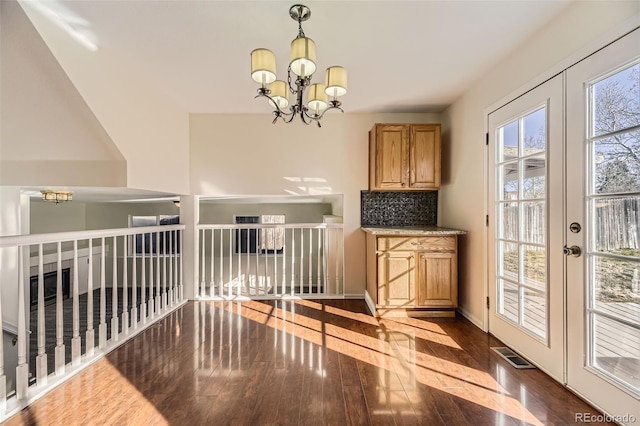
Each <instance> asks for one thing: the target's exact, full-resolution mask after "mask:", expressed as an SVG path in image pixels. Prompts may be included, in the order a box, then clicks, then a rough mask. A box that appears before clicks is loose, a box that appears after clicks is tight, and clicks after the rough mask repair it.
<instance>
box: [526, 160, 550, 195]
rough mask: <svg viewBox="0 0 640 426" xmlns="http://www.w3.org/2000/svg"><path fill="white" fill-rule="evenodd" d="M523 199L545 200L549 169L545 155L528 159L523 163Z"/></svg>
mask: <svg viewBox="0 0 640 426" xmlns="http://www.w3.org/2000/svg"><path fill="white" fill-rule="evenodd" d="M522 164H523V173H524V179H523V180H522V198H523V199H531V198H538V199H543V198H545V195H546V194H545V192H546V189H545V188H546V186H545V176H546V175H547V168H546V165H545V159H544V156H543V155H536V156H535V157H530V158H526V159H525V160H524V161H523V162H522Z"/></svg>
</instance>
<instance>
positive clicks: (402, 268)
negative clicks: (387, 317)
mask: <svg viewBox="0 0 640 426" xmlns="http://www.w3.org/2000/svg"><path fill="white" fill-rule="evenodd" d="M415 276H416V270H415V257H414V254H413V253H412V252H405V251H387V252H380V253H378V304H379V305H383V306H393V307H413V306H415V302H416V301H415V299H416V297H415Z"/></svg>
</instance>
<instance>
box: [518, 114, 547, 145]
mask: <svg viewBox="0 0 640 426" xmlns="http://www.w3.org/2000/svg"><path fill="white" fill-rule="evenodd" d="M522 131H523V133H524V138H523V139H524V140H523V141H522V142H523V145H524V153H523V155H531V154H535V153H537V152H545V150H546V148H547V147H546V144H547V116H546V108H540V109H539V110H537V111H534V112H532V113H531V114H529V115H526V116H524V117H523V118H522Z"/></svg>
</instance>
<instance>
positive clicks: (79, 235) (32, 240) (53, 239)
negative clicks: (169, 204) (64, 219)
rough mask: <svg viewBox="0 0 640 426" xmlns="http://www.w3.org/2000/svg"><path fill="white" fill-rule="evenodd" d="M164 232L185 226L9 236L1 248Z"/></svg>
mask: <svg viewBox="0 0 640 426" xmlns="http://www.w3.org/2000/svg"><path fill="white" fill-rule="evenodd" d="M159 229H161V230H162V231H176V230H178V231H180V230H184V229H185V225H155V226H140V227H136V228H117V229H96V230H89V231H70V232H51V233H48V234H29V235H9V236H4V237H0V248H2V247H16V246H26V245H33V244H48V243H57V242H58V241H73V240H83V239H97V238H102V237H120V236H122V235H136V234H147V233H150V232H156V231H158V230H159Z"/></svg>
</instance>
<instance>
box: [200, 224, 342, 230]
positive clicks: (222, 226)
mask: <svg viewBox="0 0 640 426" xmlns="http://www.w3.org/2000/svg"><path fill="white" fill-rule="evenodd" d="M342 227H343V225H342V223H234V224H210V223H208V224H201V225H197V226H196V228H198V229H274V228H278V229H283V228H284V229H292V228H295V229H298V228H312V229H327V228H342Z"/></svg>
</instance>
